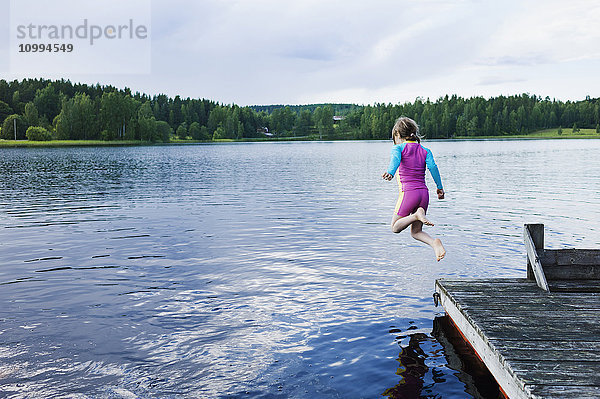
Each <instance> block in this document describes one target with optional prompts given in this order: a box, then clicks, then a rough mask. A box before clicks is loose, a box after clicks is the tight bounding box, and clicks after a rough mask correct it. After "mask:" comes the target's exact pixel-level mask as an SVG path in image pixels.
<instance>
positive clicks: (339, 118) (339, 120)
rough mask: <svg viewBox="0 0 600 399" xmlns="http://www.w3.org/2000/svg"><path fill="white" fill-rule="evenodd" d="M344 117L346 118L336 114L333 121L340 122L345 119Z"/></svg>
mask: <svg viewBox="0 0 600 399" xmlns="http://www.w3.org/2000/svg"><path fill="white" fill-rule="evenodd" d="M344 119H346V117H345V116H334V117H333V123H340V122H341V121H343V120H344Z"/></svg>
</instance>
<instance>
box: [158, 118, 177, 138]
mask: <svg viewBox="0 0 600 399" xmlns="http://www.w3.org/2000/svg"><path fill="white" fill-rule="evenodd" d="M156 131H157V136H158V137H160V140H162V141H163V143H168V142H169V141H170V140H171V136H172V135H173V128H172V127H171V126H170V125H169V123H168V122H166V121H157V122H156Z"/></svg>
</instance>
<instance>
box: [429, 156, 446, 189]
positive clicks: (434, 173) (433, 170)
mask: <svg viewBox="0 0 600 399" xmlns="http://www.w3.org/2000/svg"><path fill="white" fill-rule="evenodd" d="M426 150H427V157H426V158H425V163H426V164H427V169H429V173H431V177H433V180H434V181H435V185H436V186H437V189H438V190H443V189H444V186H443V185H442V177H441V176H440V171H439V170H438V167H437V165H436V164H435V161H434V160H433V154H432V153H431V150H429V149H427V148H426Z"/></svg>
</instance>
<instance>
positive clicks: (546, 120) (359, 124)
mask: <svg viewBox="0 0 600 399" xmlns="http://www.w3.org/2000/svg"><path fill="white" fill-rule="evenodd" d="M399 116H408V117H411V118H413V119H415V120H416V121H417V123H418V124H419V125H420V127H421V135H424V136H425V137H427V138H430V139H440V138H455V137H473V138H476V137H481V136H486V137H488V136H503V135H515V134H528V133H531V132H534V131H537V130H541V129H549V128H559V130H558V131H559V132H561V131H562V129H563V128H564V129H567V128H568V129H573V131H576V129H580V128H585V129H596V133H599V132H600V99H598V98H596V99H592V98H589V97H587V98H586V99H584V100H581V101H566V102H563V101H557V100H555V99H550V98H548V97H546V98H542V97H539V96H536V95H530V94H521V95H518V96H498V97H493V98H489V99H486V98H483V97H471V98H462V97H458V96H456V95H453V96H448V95H447V96H445V97H442V98H439V99H437V100H435V101H431V100H430V99H422V98H417V99H416V100H415V101H413V102H407V103H402V104H400V103H398V104H391V103H388V104H383V103H381V104H380V103H377V104H373V105H366V106H363V105H355V104H314V105H294V106H284V105H269V106H254V107H241V106H238V105H235V104H220V103H218V102H215V101H211V100H208V99H200V98H198V99H194V98H181V97H180V96H175V97H174V98H171V97H168V96H166V95H164V94H156V95H153V96H149V95H147V94H142V93H138V92H136V93H133V92H132V91H131V90H130V89H127V88H125V89H118V88H116V87H113V86H101V85H100V84H96V85H87V84H79V83H72V82H70V81H68V80H56V81H51V80H45V79H25V80H22V81H17V80H15V81H11V82H8V81H6V80H0V123H1V127H0V139H5V140H14V139H15V138H16V139H17V140H32V141H46V140H107V141H112V140H128V141H131V140H140V141H148V142H169V141H172V140H174V139H179V140H198V141H212V140H214V141H218V140H224V139H232V140H243V139H258V138H265V139H279V138H292V137H298V138H308V139H325V140H337V139H353V140H370V139H388V138H390V137H391V134H390V131H391V128H392V126H393V124H394V121H395V120H396V118H398V117H399ZM15 127H16V131H15Z"/></svg>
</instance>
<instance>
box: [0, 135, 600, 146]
mask: <svg viewBox="0 0 600 399" xmlns="http://www.w3.org/2000/svg"><path fill="white" fill-rule="evenodd" d="M578 139H586V140H591V139H600V134H563V135H557V134H554V135H539V134H529V135H506V136H479V137H469V136H458V137H453V138H435V139H431V140H428V139H427V138H426V137H425V138H424V141H436V142H444V141H452V142H456V141H511V140H578ZM300 141H304V142H337V141H339V142H344V141H387V140H355V139H348V140H345V139H333V140H319V139H318V138H313V137H310V136H307V137H285V138H276V139H271V138H248V139H241V140H237V139H225V140H214V141H213V140H210V141H199V140H174V141H171V142H168V143H160V142H157V143H152V142H148V141H138V140H129V141H117V140H114V141H103V140H52V141H29V140H0V148H49V147H50V148H52V147H135V146H164V145H193V144H227V143H289V142H300Z"/></svg>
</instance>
